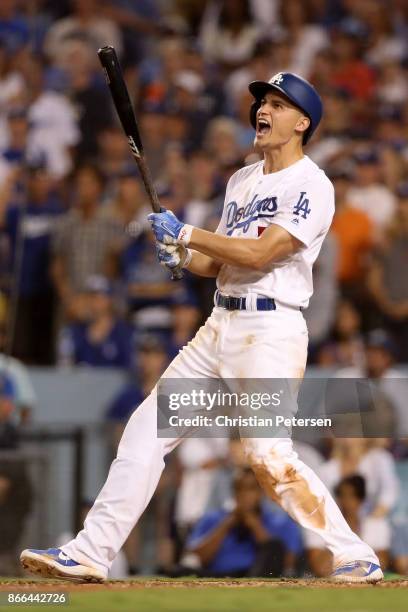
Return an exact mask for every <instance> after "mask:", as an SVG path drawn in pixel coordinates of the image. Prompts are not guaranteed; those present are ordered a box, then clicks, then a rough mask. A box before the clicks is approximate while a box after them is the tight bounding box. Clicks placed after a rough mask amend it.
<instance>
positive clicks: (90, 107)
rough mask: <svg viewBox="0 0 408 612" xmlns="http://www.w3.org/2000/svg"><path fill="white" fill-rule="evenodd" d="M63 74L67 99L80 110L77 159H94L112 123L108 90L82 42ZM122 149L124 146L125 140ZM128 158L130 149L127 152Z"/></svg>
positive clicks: (122, 138)
mask: <svg viewBox="0 0 408 612" xmlns="http://www.w3.org/2000/svg"><path fill="white" fill-rule="evenodd" d="M65 61H66V65H65V66H64V72H65V76H66V79H67V81H68V82H67V88H68V92H69V97H70V100H71V102H72V104H73V105H74V106H75V108H77V109H80V114H79V120H78V128H79V130H80V133H81V139H80V140H79V142H78V145H77V147H76V156H77V159H79V160H81V161H83V160H86V159H89V158H91V157H95V156H96V154H97V152H98V139H99V137H100V135H101V133H102V131H103V130H108V128H109V126H111V125H112V124H113V112H112V111H113V108H112V103H111V99H110V93H109V89H108V88H107V87H106V83H105V80H104V79H103V78H102V77H103V74H102V73H101V71H100V65H99V62H98V59H97V55H96V53H95V52H94V51H91V50H90V49H89V47H88V46H87V45H86V44H85V43H83V42H81V43H77V45H76V46H75V47H73V48H72V49H71V51H70V53H69V54H67V56H66V58H65ZM120 134H121V142H124V145H123V146H122V150H123V148H124V147H127V144H128V143H127V141H126V138H124V137H123V132H121V133H120ZM126 152H127V154H128V157H129V150H128V148H127V149H126Z"/></svg>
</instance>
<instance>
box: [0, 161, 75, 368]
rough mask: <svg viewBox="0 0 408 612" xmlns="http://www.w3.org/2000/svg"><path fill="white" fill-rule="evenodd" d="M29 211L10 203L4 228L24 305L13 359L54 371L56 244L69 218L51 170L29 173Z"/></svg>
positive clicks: (1, 219)
mask: <svg viewBox="0 0 408 612" xmlns="http://www.w3.org/2000/svg"><path fill="white" fill-rule="evenodd" d="M26 173H27V179H26V182H27V188H26V194H25V202H24V205H23V206H21V205H20V204H18V203H14V202H9V205H8V207H7V209H6V210H4V212H3V215H2V214H1V212H0V225H3V228H4V231H5V232H6V234H7V236H8V238H9V242H10V250H11V264H10V268H11V269H12V270H13V271H14V274H15V275H16V276H15V279H16V280H17V275H18V281H17V282H18V286H19V299H18V303H17V314H16V317H17V321H18V324H17V325H16V328H15V335H14V343H13V355H14V356H15V357H17V358H19V359H21V360H22V361H24V362H26V363H31V364H38V365H49V364H51V363H53V362H54V346H53V344H54V342H53V332H54V313H55V300H54V290H53V286H52V283H51V278H50V275H49V269H50V249H51V246H50V242H51V235H52V232H53V228H54V224H55V221H56V219H57V218H58V216H60V215H61V214H62V212H63V206H62V203H61V200H60V199H59V197H58V196H57V195H56V193H55V189H54V184H53V181H52V180H51V177H50V175H49V173H48V172H47V170H46V168H45V166H44V165H43V164H42V163H41V162H40V163H39V164H32V165H31V166H28V167H27V170H26ZM19 231H21V238H22V243H21V247H20V248H21V249H22V258H21V264H20V270H17V268H16V265H17V264H16V261H17V260H18V258H19V257H20V255H19V254H18V248H19V247H18V234H19Z"/></svg>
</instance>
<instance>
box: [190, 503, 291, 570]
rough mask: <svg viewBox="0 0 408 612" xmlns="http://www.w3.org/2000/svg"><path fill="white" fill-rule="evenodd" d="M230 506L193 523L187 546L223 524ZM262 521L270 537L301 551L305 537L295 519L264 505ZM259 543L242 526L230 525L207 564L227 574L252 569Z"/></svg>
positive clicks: (289, 549)
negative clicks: (302, 538) (233, 526)
mask: <svg viewBox="0 0 408 612" xmlns="http://www.w3.org/2000/svg"><path fill="white" fill-rule="evenodd" d="M228 514H229V512H228V511H227V510H214V511H212V512H208V513H207V514H205V515H204V516H203V517H202V519H201V520H200V521H199V522H198V523H197V525H196V526H195V527H194V529H193V531H192V533H191V535H190V537H189V539H188V542H187V547H188V548H194V547H195V546H196V545H197V543H198V542H199V541H200V540H201V539H202V538H204V537H205V536H206V535H208V534H209V533H210V532H211V531H212V530H213V529H214V528H215V527H217V526H218V525H220V524H221V523H222V521H223V520H224V519H225V518H226V517H227V516H228ZM261 521H262V524H263V526H264V527H265V529H266V530H267V532H268V533H269V534H270V536H271V538H276V539H279V540H281V541H282V543H283V544H284V546H285V548H286V549H287V550H288V551H290V552H292V553H294V554H295V555H297V554H299V553H300V552H301V550H302V540H301V536H300V532H299V528H298V526H297V525H296V523H295V522H294V521H292V519H291V518H290V517H289V516H288V515H285V514H283V513H281V512H276V513H275V512H272V511H271V510H270V509H269V508H266V507H265V506H262V508H261ZM256 554H257V545H256V541H255V539H254V537H253V536H252V534H250V533H248V535H247V537H242V531H241V530H240V528H239V527H238V528H237V527H235V528H234V529H231V530H230V531H229V533H228V534H227V535H226V537H225V538H224V540H223V542H222V544H221V546H220V548H219V549H218V551H217V553H216V555H215V557H214V558H213V559H212V560H211V562H210V563H209V564H208V565H207V569H208V570H209V571H211V572H213V573H214V574H228V573H234V572H237V571H245V570H247V569H249V568H250V567H251V566H252V565H253V563H254V562H255V559H256Z"/></svg>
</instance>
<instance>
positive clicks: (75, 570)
mask: <svg viewBox="0 0 408 612" xmlns="http://www.w3.org/2000/svg"><path fill="white" fill-rule="evenodd" d="M20 562H21V565H22V566H23V567H24V569H26V570H28V571H29V572H31V573H33V574H39V575H40V576H41V577H42V578H58V579H60V580H71V581H72V582H81V581H83V582H104V581H105V580H106V576H105V575H104V574H103V573H102V572H101V571H100V570H98V569H95V568H94V567H89V566H87V565H81V563H77V562H76V561H74V560H73V559H70V558H69V557H68V556H67V555H66V554H65V553H64V552H63V551H62V550H61V549H60V548H48V549H47V550H39V549H36V548H27V549H26V550H23V552H22V553H21V555H20Z"/></svg>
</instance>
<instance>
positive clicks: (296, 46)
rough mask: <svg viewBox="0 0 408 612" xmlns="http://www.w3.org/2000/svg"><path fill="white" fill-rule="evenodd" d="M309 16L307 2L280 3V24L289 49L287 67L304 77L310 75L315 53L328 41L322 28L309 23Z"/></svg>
mask: <svg viewBox="0 0 408 612" xmlns="http://www.w3.org/2000/svg"><path fill="white" fill-rule="evenodd" d="M311 16H312V15H311V14H310V6H309V5H308V4H307V3H304V2H297V0H286V1H285V2H282V3H281V4H280V17H281V25H282V27H283V29H284V32H285V34H286V36H287V39H288V42H289V45H290V50H291V57H290V66H288V69H289V70H290V71H291V72H295V73H296V74H300V76H302V77H304V78H305V79H308V78H309V77H310V72H311V70H312V66H313V60H314V58H315V55H316V54H317V53H318V52H319V51H321V50H322V49H324V48H325V47H327V46H328V43H329V39H328V36H327V34H326V32H325V30H324V28H322V27H321V26H320V25H319V24H317V23H311Z"/></svg>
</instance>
